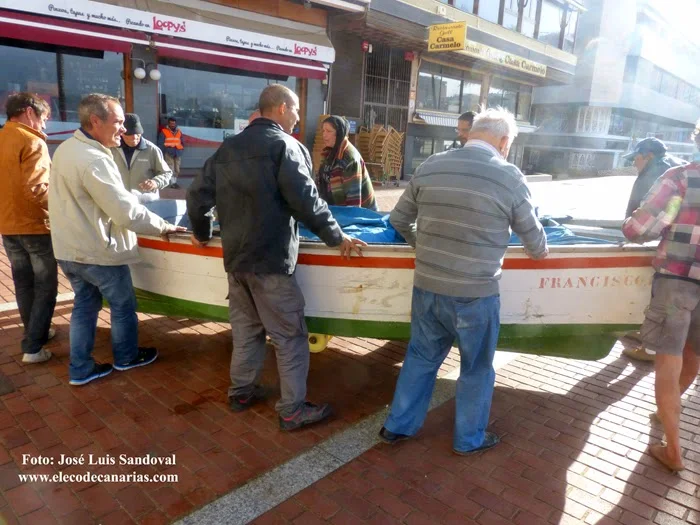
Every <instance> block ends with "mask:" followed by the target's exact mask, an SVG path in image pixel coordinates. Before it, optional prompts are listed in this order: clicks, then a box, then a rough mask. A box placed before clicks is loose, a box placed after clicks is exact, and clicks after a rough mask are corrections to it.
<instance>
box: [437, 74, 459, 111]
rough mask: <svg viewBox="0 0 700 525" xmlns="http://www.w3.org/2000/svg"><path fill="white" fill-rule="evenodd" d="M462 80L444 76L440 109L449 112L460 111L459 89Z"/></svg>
mask: <svg viewBox="0 0 700 525" xmlns="http://www.w3.org/2000/svg"><path fill="white" fill-rule="evenodd" d="M461 84H462V81H461V80H459V79H457V78H449V77H442V90H443V93H442V95H441V96H440V108H439V109H440V110H441V111H447V112H448V113H459V102H460V100H459V89H460V86H461Z"/></svg>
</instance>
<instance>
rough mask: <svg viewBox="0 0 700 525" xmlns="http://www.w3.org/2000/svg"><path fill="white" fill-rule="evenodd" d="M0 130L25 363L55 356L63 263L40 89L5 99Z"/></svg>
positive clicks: (0, 230) (5, 221) (3, 224)
mask: <svg viewBox="0 0 700 525" xmlns="http://www.w3.org/2000/svg"><path fill="white" fill-rule="evenodd" d="M6 109H7V123H6V124H5V126H4V127H3V128H2V129H1V130H0V173H2V177H0V234H2V241H3V245H4V246H5V251H6V252H7V257H8V258H9V260H10V265H11V267H12V280H13V281H14V284H15V295H16V297H17V307H18V308H19V314H20V317H21V318H22V323H23V324H24V337H23V338H22V352H23V353H24V356H23V358H22V362H23V363H41V362H44V361H48V360H49V359H50V358H51V352H50V351H48V350H46V349H45V348H43V346H44V345H45V344H46V342H47V341H48V340H49V339H50V338H51V337H53V335H54V331H53V330H52V329H51V318H52V317H53V311H54V308H55V306H56V293H57V291H58V269H57V266H56V259H55V258H54V254H53V248H52V246H51V235H50V233H49V205H48V195H49V193H48V190H49V171H50V169H51V158H50V157H49V150H48V148H47V147H46V138H45V135H44V133H43V132H42V130H43V129H46V121H47V120H48V119H49V116H50V115H51V109H50V108H49V105H48V104H47V103H46V101H44V100H43V99H42V98H41V97H39V96H38V95H33V94H31V93H16V94H14V95H10V97H9V98H8V99H7V103H6Z"/></svg>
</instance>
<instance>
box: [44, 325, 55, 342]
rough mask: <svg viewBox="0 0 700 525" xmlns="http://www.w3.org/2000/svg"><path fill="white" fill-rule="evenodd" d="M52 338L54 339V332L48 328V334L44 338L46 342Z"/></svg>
mask: <svg viewBox="0 0 700 525" xmlns="http://www.w3.org/2000/svg"><path fill="white" fill-rule="evenodd" d="M54 337H56V330H54V329H53V328H49V333H48V335H47V336H46V340H47V341H51V339H53V338H54Z"/></svg>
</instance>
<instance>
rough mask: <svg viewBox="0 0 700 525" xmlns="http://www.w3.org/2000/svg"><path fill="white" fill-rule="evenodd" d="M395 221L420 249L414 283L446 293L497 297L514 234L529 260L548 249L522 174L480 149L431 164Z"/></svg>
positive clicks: (414, 183)
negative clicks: (516, 235)
mask: <svg viewBox="0 0 700 525" xmlns="http://www.w3.org/2000/svg"><path fill="white" fill-rule="evenodd" d="M390 220H391V224H392V225H393V226H394V228H396V230H397V231H398V232H399V233H401V235H403V236H404V238H405V239H406V241H407V242H408V243H409V244H410V245H411V246H414V247H415V248H416V270H415V277H414V285H415V286H416V287H418V288H421V289H423V290H426V291H429V292H433V293H437V294H442V295H450V296H455V297H487V296H489V295H494V294H497V293H498V280H499V279H500V277H501V265H502V263H503V257H504V255H505V251H506V248H507V247H508V242H509V240H510V233H511V232H510V230H511V229H512V230H513V231H514V232H515V233H517V234H518V236H519V237H520V239H521V240H522V242H523V245H524V246H525V250H526V251H527V252H528V254H530V255H531V256H533V257H535V258H537V257H540V256H542V255H543V254H544V253H545V252H546V250H547V239H546V236H545V233H544V229H543V228H542V225H541V224H540V221H539V220H538V219H537V217H536V216H535V210H534V207H533V205H532V202H531V200H530V190H529V189H528V188H527V186H526V184H525V177H524V176H523V174H522V173H521V172H520V170H519V169H518V168H517V167H516V166H514V165H512V164H510V163H508V162H507V161H505V160H503V158H501V156H500V155H498V154H496V153H495V151H491V150H489V149H486V148H484V147H480V146H475V145H469V144H467V145H466V146H465V147H464V148H460V149H454V150H449V151H446V152H444V153H438V154H437V155H433V156H432V157H430V158H428V160H426V161H425V162H424V163H423V164H422V165H421V166H420V167H419V168H418V169H417V170H416V173H415V175H414V176H413V179H412V180H411V182H410V184H409V185H408V188H406V191H405V192H404V194H403V195H402V196H401V199H400V200H399V202H398V203H397V205H396V208H395V209H394V211H393V212H392V213H391V217H390Z"/></svg>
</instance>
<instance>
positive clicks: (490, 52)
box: [462, 40, 547, 77]
mask: <svg viewBox="0 0 700 525" xmlns="http://www.w3.org/2000/svg"><path fill="white" fill-rule="evenodd" d="M462 53H463V54H465V55H469V56H472V57H476V58H480V59H482V60H486V61H487V62H491V63H493V64H498V65H501V66H504V67H509V68H511V69H517V70H518V71H523V72H525V73H529V74H531V75H536V76H538V77H546V76H547V66H545V65H544V64H540V63H539V62H533V61H532V60H528V59H527V58H523V57H521V56H518V55H513V54H511V53H506V52H505V51H501V50H500V49H496V48H494V47H489V46H485V45H484V44H479V43H478V42H472V41H471V40H467V41H466V42H465V46H464V48H463V50H462Z"/></svg>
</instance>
